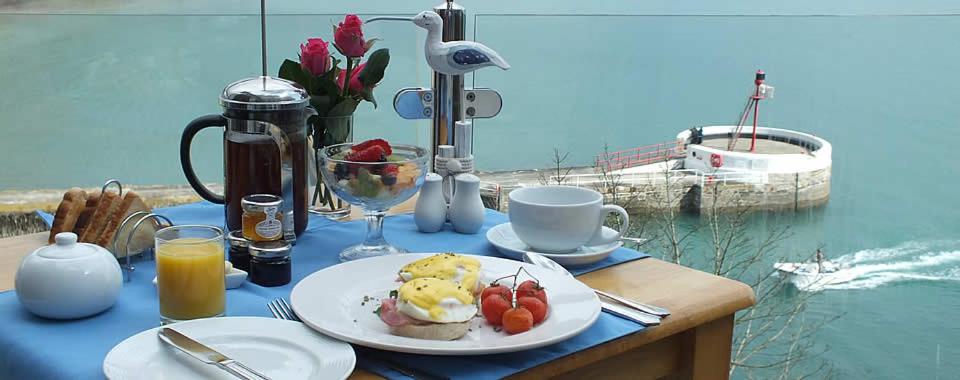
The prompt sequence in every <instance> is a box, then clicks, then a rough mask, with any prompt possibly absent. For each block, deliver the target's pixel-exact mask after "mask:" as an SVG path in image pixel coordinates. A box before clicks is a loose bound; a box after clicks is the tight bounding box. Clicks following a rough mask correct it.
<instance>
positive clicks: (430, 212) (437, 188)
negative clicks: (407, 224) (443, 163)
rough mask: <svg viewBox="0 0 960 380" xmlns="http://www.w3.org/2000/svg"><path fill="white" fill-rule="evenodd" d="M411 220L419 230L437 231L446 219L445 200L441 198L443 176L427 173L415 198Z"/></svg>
mask: <svg viewBox="0 0 960 380" xmlns="http://www.w3.org/2000/svg"><path fill="white" fill-rule="evenodd" d="M413 221H414V223H416V224H417V229H418V230H420V232H437V231H440V229H442V228H443V223H446V221H447V201H446V200H445V199H444V198H443V177H441V176H440V175H439V174H437V173H427V177H426V179H424V181H423V187H421V188H420V197H419V198H417V207H416V208H415V209H414V212H413Z"/></svg>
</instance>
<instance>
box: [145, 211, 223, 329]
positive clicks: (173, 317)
mask: <svg viewBox="0 0 960 380" xmlns="http://www.w3.org/2000/svg"><path fill="white" fill-rule="evenodd" d="M155 239H156V254H157V290H158V293H159V296H160V322H161V323H162V324H167V323H174V322H179V321H185V320H190V319H197V318H208V317H219V316H222V315H223V313H224V309H225V308H226V284H224V275H225V273H224V269H225V267H224V255H223V230H221V229H219V228H217V227H213V226H200V225H182V226H172V227H167V228H164V229H162V230H160V231H157V233H156V235H155Z"/></svg>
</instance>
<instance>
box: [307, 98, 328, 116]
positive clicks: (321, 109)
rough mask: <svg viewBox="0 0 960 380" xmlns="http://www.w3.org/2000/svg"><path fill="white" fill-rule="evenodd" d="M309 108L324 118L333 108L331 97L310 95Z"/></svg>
mask: <svg viewBox="0 0 960 380" xmlns="http://www.w3.org/2000/svg"><path fill="white" fill-rule="evenodd" d="M310 106H311V107H313V109H314V110H316V111H317V114H319V115H320V116H326V115H327V114H328V113H330V109H331V108H333V97H331V96H330V95H311V96H310Z"/></svg>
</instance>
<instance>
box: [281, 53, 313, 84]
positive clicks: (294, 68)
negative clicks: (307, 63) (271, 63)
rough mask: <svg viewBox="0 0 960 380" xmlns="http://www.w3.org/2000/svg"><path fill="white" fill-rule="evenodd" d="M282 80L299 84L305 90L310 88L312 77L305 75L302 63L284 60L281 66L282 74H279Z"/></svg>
mask: <svg viewBox="0 0 960 380" xmlns="http://www.w3.org/2000/svg"><path fill="white" fill-rule="evenodd" d="M277 76H279V77H280V78H283V79H286V80H290V81H294V82H297V83H298V84H300V85H301V86H303V87H304V88H308V89H309V88H310V79H311V78H310V75H309V74H308V73H305V72H304V70H303V67H301V66H300V63H298V62H296V61H292V60H289V59H287V60H284V61H283V64H281V65H280V72H279V73H278V74H277Z"/></svg>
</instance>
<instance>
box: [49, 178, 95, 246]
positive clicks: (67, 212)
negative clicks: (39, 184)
mask: <svg viewBox="0 0 960 380" xmlns="http://www.w3.org/2000/svg"><path fill="white" fill-rule="evenodd" d="M86 205H87V192H86V191H83V189H81V188H79V187H74V188H72V189H70V190H67V192H66V193H64V194H63V200H62V201H60V206H58V207H57V212H56V214H54V217H53V225H52V226H51V227H50V237H49V238H47V243H49V244H53V242H54V237H55V236H57V234H59V233H61V232H73V228H74V227H76V225H77V219H79V218H80V214H81V213H83V209H84V208H85V207H86Z"/></svg>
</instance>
